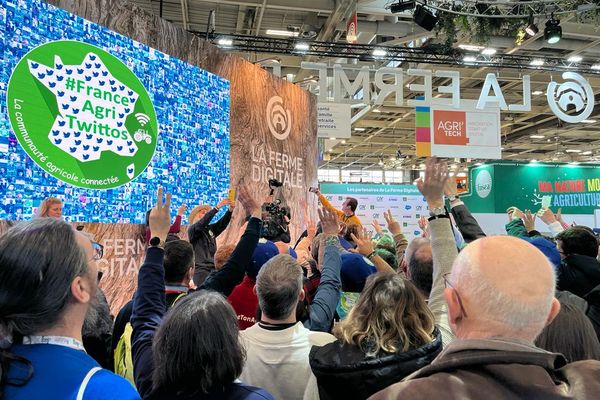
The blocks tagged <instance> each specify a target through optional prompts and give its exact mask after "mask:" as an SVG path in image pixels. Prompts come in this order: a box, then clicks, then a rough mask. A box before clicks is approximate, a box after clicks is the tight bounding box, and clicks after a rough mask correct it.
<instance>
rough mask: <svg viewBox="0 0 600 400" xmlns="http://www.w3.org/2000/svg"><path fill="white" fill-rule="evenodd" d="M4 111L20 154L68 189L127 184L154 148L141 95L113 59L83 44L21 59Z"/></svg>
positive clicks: (153, 129) (148, 109)
mask: <svg viewBox="0 0 600 400" xmlns="http://www.w3.org/2000/svg"><path fill="white" fill-rule="evenodd" d="M7 106H8V112H9V118H10V123H11V126H12V128H13V130H14V132H15V135H16V137H17V139H18V141H19V144H20V145H21V146H22V147H23V149H24V150H25V151H26V152H27V154H28V155H29V156H30V157H31V158H32V159H33V161H34V162H35V163H36V164H37V165H39V166H40V167H41V168H43V169H44V170H45V171H46V172H48V173H49V174H51V175H52V176H54V177H55V178H57V179H59V180H61V181H64V182H66V183H69V184H71V185H73V186H78V187H83V188H89V189H109V188H114V187H117V186H121V185H123V184H126V183H127V182H129V181H131V180H133V179H135V178H136V177H137V176H138V175H139V174H141V173H142V172H143V171H144V170H145V169H146V167H147V166H148V163H149V162H150V160H151V159H152V156H153V155H154V150H155V149H156V141H157V137H158V122H157V120H156V112H155V111H154V106H153V105H152V101H151V100H150V96H149V95H148V92H147V91H146V89H145V88H144V86H143V85H142V83H141V82H140V81H139V79H138V78H137V76H135V74H134V73H133V72H132V71H131V70H130V69H129V68H128V67H127V66H126V65H125V64H123V62H121V61H120V60H119V59H118V58H116V57H114V56H113V55H111V54H109V53H107V52H106V51H104V50H102V49H100V48H98V47H95V46H92V45H89V44H86V43H82V42H76V41H56V42H50V43H46V44H43V45H41V46H39V47H36V48H35V49H33V50H31V51H30V52H29V53H27V54H26V55H25V56H24V57H23V58H22V59H21V61H19V63H18V64H17V66H16V68H15V69H14V71H13V73H12V76H11V77H10V81H9V84H8V94H7Z"/></svg>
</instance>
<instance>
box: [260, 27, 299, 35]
mask: <svg viewBox="0 0 600 400" xmlns="http://www.w3.org/2000/svg"><path fill="white" fill-rule="evenodd" d="M299 34H300V32H294V31H287V30H286V31H284V30H280V29H267V35H271V36H286V37H298V35H299Z"/></svg>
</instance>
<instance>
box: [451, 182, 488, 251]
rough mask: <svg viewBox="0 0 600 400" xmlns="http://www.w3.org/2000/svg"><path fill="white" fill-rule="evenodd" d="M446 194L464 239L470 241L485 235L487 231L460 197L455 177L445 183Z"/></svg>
mask: <svg viewBox="0 0 600 400" xmlns="http://www.w3.org/2000/svg"><path fill="white" fill-rule="evenodd" d="M444 194H445V195H446V197H447V198H448V201H449V203H450V211H451V212H452V215H453V216H454V221H455V223H456V227H457V228H458V230H459V231H460V233H461V235H462V237H463V239H464V240H465V241H466V242H467V243H469V242H472V241H473V240H477V239H479V238H482V237H485V232H483V229H481V226H479V223H478V222H477V220H476V219H475V218H474V217H473V215H472V214H471V212H470V211H469V209H468V208H467V206H466V205H465V203H463V202H462V200H460V199H459V197H458V187H457V186H456V181H455V180H454V179H448V180H447V181H446V184H445V185H444Z"/></svg>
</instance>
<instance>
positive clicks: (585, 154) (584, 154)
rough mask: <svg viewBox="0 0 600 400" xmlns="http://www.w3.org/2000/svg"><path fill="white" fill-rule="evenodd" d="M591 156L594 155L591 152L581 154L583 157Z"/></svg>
mask: <svg viewBox="0 0 600 400" xmlns="http://www.w3.org/2000/svg"><path fill="white" fill-rule="evenodd" d="M590 154H592V152H591V151H589V150H588V151H584V152H583V153H581V155H582V156H589V155H590Z"/></svg>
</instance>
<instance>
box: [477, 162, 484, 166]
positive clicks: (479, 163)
mask: <svg viewBox="0 0 600 400" xmlns="http://www.w3.org/2000/svg"><path fill="white" fill-rule="evenodd" d="M475 165H477V166H479V165H483V163H482V162H476V163H475Z"/></svg>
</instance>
